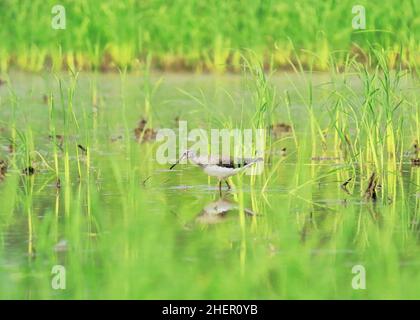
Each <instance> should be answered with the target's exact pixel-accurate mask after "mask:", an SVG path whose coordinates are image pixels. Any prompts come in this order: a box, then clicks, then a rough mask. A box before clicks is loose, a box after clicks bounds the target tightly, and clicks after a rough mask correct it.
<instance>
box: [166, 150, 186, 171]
mask: <svg viewBox="0 0 420 320" xmlns="http://www.w3.org/2000/svg"><path fill="white" fill-rule="evenodd" d="M184 158H185V154H183V155H182V156H181V158H179V159H178V160H177V161H176V162H175V163H174V164H173V165H171V167H170V168H169V170H172V169H173V168H174V167H175V166H176V165H177V164H178V163H179V162H180V161H181V160H182V159H184Z"/></svg>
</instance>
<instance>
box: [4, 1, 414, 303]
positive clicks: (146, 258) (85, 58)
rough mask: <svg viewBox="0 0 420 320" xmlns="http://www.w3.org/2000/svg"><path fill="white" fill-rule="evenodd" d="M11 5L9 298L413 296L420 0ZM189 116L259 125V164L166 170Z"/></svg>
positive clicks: (207, 123) (195, 124)
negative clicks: (366, 24) (53, 24)
mask: <svg viewBox="0 0 420 320" xmlns="http://www.w3.org/2000/svg"><path fill="white" fill-rule="evenodd" d="M7 3H8V4H10V2H7V1H6V2H1V3H0V16H1V17H2V18H3V21H8V23H7V24H6V28H2V29H1V30H0V37H1V38H2V39H4V42H3V43H2V47H1V49H0V65H1V72H2V73H1V76H0V78H1V82H0V148H1V149H0V298H3V299H10V298H18V299H89V298H91V299H124V298H125V299H305V298H310V299H391V298H396V299H401V298H408V299H418V298H420V289H419V286H418V283H420V272H419V270H420V269H419V266H420V243H419V240H420V239H419V236H420V229H419V228H420V227H419V226H420V224H419V223H420V158H419V152H420V148H419V141H420V127H419V121H420V108H419V99H420V90H419V88H420V83H419V78H418V74H417V70H418V68H417V63H418V62H419V61H418V48H419V40H418V39H417V37H418V35H419V34H420V32H417V33H416V32H414V30H416V28H417V29H418V28H419V23H418V19H416V18H415V17H416V16H415V12H416V11H415V10H417V6H418V5H417V4H416V2H415V1H406V2H404V3H403V4H400V2H398V1H389V2H386V3H380V2H378V1H369V2H363V1H362V4H366V11H367V14H369V12H371V15H370V18H369V19H371V20H370V21H374V23H375V25H374V26H372V28H371V29H372V30H370V32H367V31H366V32H360V33H357V32H355V31H354V30H352V29H351V17H352V15H351V6H352V5H353V3H352V2H350V1H340V2H335V1H323V2H318V1H316V2H312V1H298V2H297V3H296V4H294V2H284V3H282V4H281V3H280V2H276V1H252V2H251V1H246V4H247V5H246V6H245V5H243V3H242V2H241V1H238V2H234V1H232V2H219V1H212V5H210V4H206V5H204V4H203V2H200V1H197V2H196V1H189V2H188V5H182V3H181V2H180V1H173V2H171V3H172V4H171V5H169V4H168V3H167V2H164V1H158V0H153V1H148V2H147V1H146V2H137V1H126V2H124V3H123V2H121V4H120V5H113V4H112V3H111V2H108V1H102V2H101V3H100V4H98V2H97V1H89V2H83V1H76V2H75V3H74V4H71V3H70V2H67V1H64V2H63V4H64V6H65V7H66V10H67V24H69V23H73V24H74V25H75V27H74V28H73V29H71V30H64V32H63V33H61V34H57V30H45V32H40V30H41V28H43V29H45V26H44V27H42V25H43V22H45V23H46V24H47V25H49V24H50V19H51V15H50V12H51V9H50V7H51V6H53V3H52V2H51V3H50V2H49V1H37V0H34V1H32V6H33V7H31V8H38V10H31V9H29V7H27V5H26V4H24V3H23V2H22V3H21V4H20V5H16V6H12V5H11V6H8V7H7V8H8V10H1V8H2V6H3V7H4V6H5V5H6V4H7ZM25 3H26V2H25ZM28 3H29V2H28ZM44 6H46V7H47V9H46V12H45V13H44V14H42V13H41V12H43V10H42V8H43V7H44ZM95 6H96V7H97V8H99V9H98V10H99V13H98V12H95V10H94V8H95ZM238 6H239V7H238ZM400 6H401V7H402V8H410V9H414V11H413V12H412V13H409V12H411V11H406V15H404V16H402V14H401V10H402V9H401V8H400ZM201 7H205V8H204V9H208V10H201V9H200V8H201ZM393 8H398V11H395V10H394V11H393V10H391V9H393ZM210 9H213V11H212V10H210ZM214 10H216V11H217V13H215V11H214ZM232 12H234V13H232ZM44 15H45V16H44ZM343 15H349V18H348V19H347V20H345V18H340V17H342V16H343ZM417 16H418V15H417ZM12 17H13V19H12ZM123 17H124V19H123ZM226 17H231V20H230V22H229V23H222V21H224V20H226V19H227V18H226ZM368 17H369V16H368ZM213 18H214V19H213ZM12 20H13V21H12ZM344 20H345V21H344ZM24 21H27V23H25V22H24ZM121 21H124V23H120V22H121ZM13 23H14V24H15V25H17V27H16V31H15V32H14V33H12V31H10V30H11V28H13V26H14V25H13ZM45 23H44V24H45ZM372 23H373V22H372ZM106 25H108V26H107V27H105V26H106ZM29 29H30V30H29ZM69 29H70V28H69ZM377 29H381V30H384V32H378V31H377ZM256 30H257V31H256ZM311 30H318V31H319V37H318V36H317V37H316V39H317V40H316V41H315V40H314V38H313V37H314V32H312V31H311ZM374 30H376V31H374ZM216 31H218V32H216ZM277 31H278V33H277ZM368 31H369V30H368ZM385 31H387V32H385ZM388 31H389V32H388ZM391 31H392V32H391ZM8 32H9V33H10V34H14V35H15V37H11V36H10V34H9V33H8ZM28 32H30V34H31V40H30V41H29V40H28V39H27V38H25V37H26V36H27V35H28V34H29V33H28ZM317 34H318V33H317ZM274 35H276V37H278V38H276V39H273V38H272V37H274ZM209 39H210V40H209ZM396 39H399V41H397V40H396ZM18 43H19V45H17V44H18ZM57 43H58V44H59V46H57ZM244 48H246V49H244ZM355 48H357V50H356V51H357V52H355ZM416 59H417V60H416ZM29 71H31V72H29ZM101 71H107V72H101ZM174 71H177V72H174ZM180 71H182V72H180ZM190 71H194V72H190ZM201 71H207V72H204V73H203V72H201ZM226 71H233V72H226ZM181 121H187V122H188V127H190V128H200V129H202V130H204V132H210V131H211V129H232V128H239V129H241V130H242V129H246V128H252V129H254V130H256V129H259V128H263V129H265V131H264V132H265V139H264V170H263V171H262V173H261V174H259V175H251V176H248V175H245V174H238V175H235V176H233V177H231V178H229V183H230V185H231V186H232V188H231V189H228V188H227V187H223V188H222V192H221V195H220V194H219V189H218V187H217V185H216V183H217V181H216V180H215V179H213V178H209V177H207V175H206V174H204V173H203V171H202V170H201V169H200V168H198V167H196V166H193V165H181V164H180V165H178V166H177V167H175V168H174V169H173V170H169V168H170V164H167V165H165V164H160V163H159V162H158V161H157V160H156V154H157V150H158V148H159V146H160V144H161V143H162V142H161V141H159V139H157V137H158V132H159V130H160V129H164V128H169V129H173V130H174V132H178V131H177V130H179V124H180V122H181ZM176 160H177V159H173V162H175V161H176ZM57 265H61V266H64V267H65V270H66V286H65V287H66V288H65V289H64V290H60V289H59V290H57V289H54V288H53V287H52V286H51V278H52V269H53V268H54V266H57ZM355 266H356V267H360V266H361V267H363V269H364V270H365V272H366V288H365V289H357V288H356V289H355V288H354V286H352V283H353V279H354V277H355V273H354V270H355V269H354V268H355Z"/></svg>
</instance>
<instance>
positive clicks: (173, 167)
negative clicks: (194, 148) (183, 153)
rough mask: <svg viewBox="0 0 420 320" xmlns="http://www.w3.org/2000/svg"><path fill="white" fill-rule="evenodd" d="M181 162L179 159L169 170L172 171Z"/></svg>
mask: <svg viewBox="0 0 420 320" xmlns="http://www.w3.org/2000/svg"><path fill="white" fill-rule="evenodd" d="M179 160H180V159H178V160H177V161H176V162H175V163H174V164H173V165H171V167H170V168H169V170H172V169H173V168H175V166H176V165H177V164H178V163H179Z"/></svg>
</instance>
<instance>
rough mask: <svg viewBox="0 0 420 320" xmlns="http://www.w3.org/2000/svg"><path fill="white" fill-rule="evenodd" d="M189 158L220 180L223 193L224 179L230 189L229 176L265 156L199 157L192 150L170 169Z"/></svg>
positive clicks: (261, 159) (184, 154)
mask: <svg viewBox="0 0 420 320" xmlns="http://www.w3.org/2000/svg"><path fill="white" fill-rule="evenodd" d="M183 159H189V160H191V162H192V163H194V164H196V165H198V166H199V167H200V168H201V169H203V171H204V172H205V173H206V174H207V175H209V176H211V177H216V178H217V179H218V180H219V192H220V194H221V193H222V181H225V183H226V185H227V187H228V189H229V190H230V189H231V187H230V184H229V182H228V181H227V180H226V179H227V178H229V177H231V176H234V175H236V174H238V173H240V172H242V171H243V170H245V169H246V168H248V167H250V166H252V165H253V164H256V163H258V162H261V161H263V158H255V159H244V160H242V161H235V160H234V159H231V158H223V157H222V158H212V157H199V156H197V155H196V154H195V152H194V151H192V150H187V151H185V152H184V153H183V154H182V156H181V157H180V158H179V159H178V161H177V162H175V163H174V164H173V165H172V166H171V167H170V168H169V169H170V170H172V169H173V168H174V167H175V166H176V165H177V164H178V163H179V162H180V161H181V160H183Z"/></svg>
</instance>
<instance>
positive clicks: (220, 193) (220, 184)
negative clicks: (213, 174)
mask: <svg viewBox="0 0 420 320" xmlns="http://www.w3.org/2000/svg"><path fill="white" fill-rule="evenodd" d="M219 195H220V196H222V180H219Z"/></svg>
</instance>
